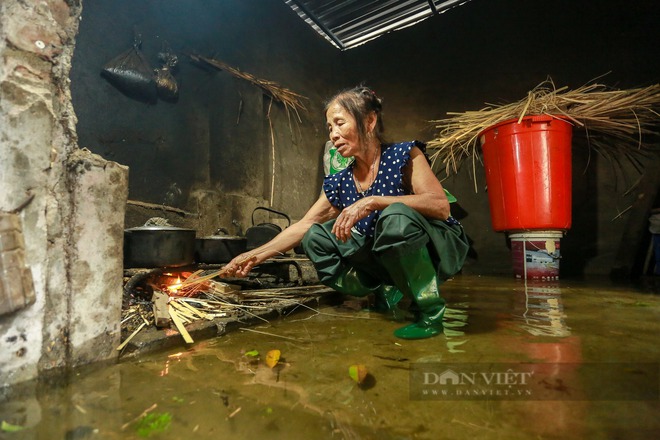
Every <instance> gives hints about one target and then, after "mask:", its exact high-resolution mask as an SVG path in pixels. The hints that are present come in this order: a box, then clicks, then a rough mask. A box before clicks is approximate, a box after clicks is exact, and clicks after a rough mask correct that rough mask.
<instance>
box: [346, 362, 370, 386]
mask: <svg viewBox="0 0 660 440" xmlns="http://www.w3.org/2000/svg"><path fill="white" fill-rule="evenodd" d="M368 374H369V372H368V371H367V367H365V366H364V365H362V364H358V365H351V366H350V367H348V375H349V376H351V379H353V380H354V381H355V382H357V383H358V385H360V384H362V382H364V379H366V378H367V375H368Z"/></svg>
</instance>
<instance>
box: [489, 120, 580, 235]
mask: <svg viewBox="0 0 660 440" xmlns="http://www.w3.org/2000/svg"><path fill="white" fill-rule="evenodd" d="M572 128H573V127H572V125H571V124H569V123H568V122H566V121H564V120H562V119H557V118H554V117H552V116H547V115H541V116H526V117H524V118H523V119H522V121H521V122H520V123H518V120H517V119H511V120H508V121H504V122H501V123H499V124H496V125H494V126H492V127H490V128H487V129H486V130H484V131H483V132H481V134H480V141H481V148H482V151H483V155H484V166H485V169H486V183H487V185H488V200H489V202H490V215H491V221H492V224H493V229H495V231H515V230H533V229H542V230H545V229H560V230H565V229H569V228H570V226H571V137H572V134H573V130H572Z"/></svg>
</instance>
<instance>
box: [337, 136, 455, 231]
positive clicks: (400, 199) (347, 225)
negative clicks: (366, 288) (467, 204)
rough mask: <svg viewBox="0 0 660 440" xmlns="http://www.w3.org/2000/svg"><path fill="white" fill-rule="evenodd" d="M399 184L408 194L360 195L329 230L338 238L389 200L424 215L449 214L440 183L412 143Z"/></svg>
mask: <svg viewBox="0 0 660 440" xmlns="http://www.w3.org/2000/svg"><path fill="white" fill-rule="evenodd" d="M403 184H404V185H406V186H407V187H408V189H409V190H410V192H411V194H410V195H406V196H370V197H365V198H364V199H360V200H358V201H357V202H355V203H353V204H352V205H351V206H349V207H347V208H346V209H344V210H343V211H342V212H341V214H339V216H338V217H337V221H336V222H335V225H334V227H333V229H332V232H333V233H334V234H335V235H336V236H337V238H338V239H339V240H342V241H346V240H348V238H349V237H350V236H351V228H352V227H353V226H354V225H355V223H357V222H358V221H359V220H360V219H363V218H365V217H366V216H368V215H369V214H370V213H372V212H373V211H376V210H381V211H382V210H383V209H385V208H387V207H388V206H390V205H391V204H393V203H404V204H406V205H408V206H410V207H411V208H412V209H414V210H415V211H417V212H419V213H420V214H422V215H423V216H424V217H426V218H430V219H437V220H446V219H447V217H449V200H447V196H446V195H445V191H444V189H443V188H442V184H441V183H440V181H439V180H438V178H437V177H435V174H434V173H433V170H431V167H430V166H429V163H428V161H427V160H426V157H425V156H424V153H422V151H421V150H420V149H419V148H417V147H413V148H412V150H410V161H409V162H408V164H407V165H406V166H405V167H404V168H403Z"/></svg>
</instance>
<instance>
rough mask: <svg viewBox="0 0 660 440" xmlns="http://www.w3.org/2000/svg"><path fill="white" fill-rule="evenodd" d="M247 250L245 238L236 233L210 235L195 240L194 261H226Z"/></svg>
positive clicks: (216, 262) (217, 262) (208, 262)
mask: <svg viewBox="0 0 660 440" xmlns="http://www.w3.org/2000/svg"><path fill="white" fill-rule="evenodd" d="M246 250H247V238H246V237H241V236H238V235H212V236H209V237H202V238H197V239H196V240H195V261H196V262H198V263H207V264H220V263H228V262H230V261H231V260H232V259H233V258H234V257H235V256H237V255H239V254H242V253H243V252H245V251H246Z"/></svg>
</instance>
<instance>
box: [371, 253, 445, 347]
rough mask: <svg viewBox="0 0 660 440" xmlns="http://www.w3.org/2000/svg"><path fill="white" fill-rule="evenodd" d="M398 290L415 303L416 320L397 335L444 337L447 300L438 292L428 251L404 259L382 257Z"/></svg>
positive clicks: (409, 337)
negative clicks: (442, 335) (439, 335)
mask: <svg viewBox="0 0 660 440" xmlns="http://www.w3.org/2000/svg"><path fill="white" fill-rule="evenodd" d="M380 260H381V263H382V264H383V265H384V266H385V267H386V268H387V271H388V272H389V273H390V276H391V277H392V279H393V280H394V282H395V283H396V285H397V287H398V288H399V289H400V290H401V292H403V293H404V294H406V295H410V296H411V297H412V299H413V300H414V305H415V308H416V319H415V322H414V323H413V324H410V325H407V326H405V327H402V328H400V329H397V330H396V331H395V332H394V336H396V337H397V338H401V339H424V338H430V337H432V336H435V335H438V334H440V333H442V318H443V316H444V314H445V300H444V299H443V298H442V297H441V296H440V292H439V291H438V279H437V276H436V272H435V267H434V265H433V262H432V261H431V256H430V255H429V251H428V249H427V248H426V247H422V248H420V249H419V250H417V251H413V252H411V253H409V254H406V255H405V257H401V256H398V255H396V256H393V255H390V256H381V257H380Z"/></svg>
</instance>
